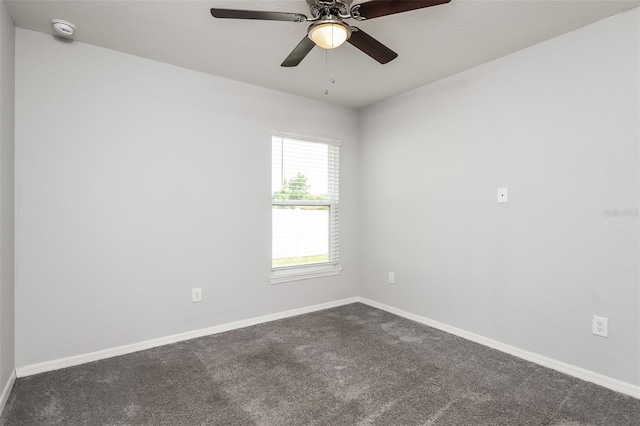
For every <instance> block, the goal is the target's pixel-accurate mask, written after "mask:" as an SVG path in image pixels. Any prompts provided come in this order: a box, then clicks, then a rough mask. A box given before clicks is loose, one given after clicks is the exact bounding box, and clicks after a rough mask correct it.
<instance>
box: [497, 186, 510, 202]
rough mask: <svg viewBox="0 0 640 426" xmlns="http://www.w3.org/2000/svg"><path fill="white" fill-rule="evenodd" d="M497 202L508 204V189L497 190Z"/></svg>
mask: <svg viewBox="0 0 640 426" xmlns="http://www.w3.org/2000/svg"><path fill="white" fill-rule="evenodd" d="M498 202H499V203H508V202H509V189H508V188H498Z"/></svg>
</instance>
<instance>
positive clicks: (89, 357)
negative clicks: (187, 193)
mask: <svg viewBox="0 0 640 426" xmlns="http://www.w3.org/2000/svg"><path fill="white" fill-rule="evenodd" d="M356 302H361V303H364V304H366V305H369V306H372V307H374V308H378V309H382V310H383V311H387V312H389V313H392V314H395V315H398V316H400V317H403V318H407V319H410V320H413V321H416V322H419V323H421V324H425V325H428V326H429V327H433V328H437V329H439V330H442V331H444V332H447V333H450V334H453V335H456V336H459V337H462V338H464V339H467V340H471V341H473V342H476V343H480V344H481V345H484V346H488V347H490V348H493V349H497V350H499V351H502V352H505V353H508V354H510V355H513V356H516V357H518V358H522V359H525V360H527V361H531V362H534V363H536V364H539V365H542V366H544V367H548V368H552V369H554V370H557V371H560V372H561V373H565V374H568V375H570V376H574V377H577V378H579V379H582V380H586V381H588V382H591V383H595V384H597V385H600V386H603V387H605V388H608V389H611V390H614V391H616V392H620V393H623V394H626V395H630V396H633V397H635V398H640V386H636V385H633V384H631V383H627V382H623V381H621V380H617V379H613V378H611V377H608V376H605V375H602V374H599V373H596V372H593V371H590V370H586V369H584V368H580V367H576V366H574V365H571V364H567V363H564V362H562V361H558V360H555V359H553V358H548V357H545V356H542V355H538V354H536V353H533V352H529V351H525V350H523V349H519V348H516V347H514V346H510V345H507V344H505V343H502V342H498V341H497V340H493V339H489V338H487V337H484V336H481V335H479V334H475V333H471V332H469V331H465V330H462V329H459V328H456V327H452V326H450V325H447V324H443V323H441V322H438V321H434V320H432V319H429V318H426V317H423V316H420V315H416V314H413V313H411V312H407V311H404V310H402V309H398V308H394V307H393V306H389V305H385V304H383V303H379V302H376V301H374V300H370V299H367V298H364V297H351V298H347V299H342V300H337V301H334V302H327V303H321V304H319V305H313V306H307V307H304V308H298V309H292V310H290V311H284V312H278V313H275V314H270V315H264V316H261V317H255V318H250V319H247V320H242V321H236V322H231V323H227V324H222V325H217V326H213V327H209V328H203V329H200V330H193V331H188V332H185V333H180V334H174V335H172V336H166V337H161V338H158V339H152V340H146V341H143V342H139V343H133V344H130V345H124V346H118V347H115V348H109V349H104V350H100V351H96V352H91V353H87V354H81V355H75V356H71V357H68V358H61V359H56V360H53V361H46V362H41V363H38V364H32V365H27V366H24V367H18V368H16V371H15V372H14V373H13V374H12V376H11V377H10V379H9V382H8V383H7V384H6V386H5V388H4V391H3V393H2V395H1V396H0V408H3V407H4V404H5V403H6V400H7V398H8V397H9V393H10V392H11V387H12V386H13V383H14V381H15V379H16V376H17V377H25V376H30V375H33V374H38V373H44V372H46V371H53V370H58V369H60V368H66V367H72V366H74V365H79V364H84V363H87V362H92V361H98V360H101V359H106V358H111V357H114V356H118V355H125V354H128V353H132V352H138V351H142V350H145V349H151V348H155V347H158V346H163V345H168V344H171V343H176V342H181V341H184V340H190V339H195V338H198V337H203V336H209V335H212V334H218V333H224V332H226V331H231V330H237V329H239V328H244V327H249V326H252V325H256V324H262V323H266V322H270V321H275V320H279V319H283V318H289V317H294V316H297V315H302V314H307V313H310V312H316V311H321V310H324V309H330V308H335V307H338V306H342V305H348V304H351V303H356ZM0 413H1V410H0Z"/></svg>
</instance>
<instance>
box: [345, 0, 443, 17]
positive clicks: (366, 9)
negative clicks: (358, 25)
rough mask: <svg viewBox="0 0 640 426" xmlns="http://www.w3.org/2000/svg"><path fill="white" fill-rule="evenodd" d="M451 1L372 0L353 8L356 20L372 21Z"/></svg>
mask: <svg viewBox="0 0 640 426" xmlns="http://www.w3.org/2000/svg"><path fill="white" fill-rule="evenodd" d="M450 1H451V0H371V1H368V2H366V3H361V4H357V5H355V6H353V7H352V8H351V15H352V16H353V17H354V18H356V19H360V20H361V19H372V18H378V17H380V16H386V15H393V14H394V13H401V12H408V11H409V10H416V9H423V8H425V7H431V6H438V5H441V4H445V3H449V2H450Z"/></svg>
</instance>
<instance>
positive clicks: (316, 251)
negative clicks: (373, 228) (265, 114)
mask: <svg viewBox="0 0 640 426" xmlns="http://www.w3.org/2000/svg"><path fill="white" fill-rule="evenodd" d="M271 145H272V146H271V148H272V151H271V170H272V174H271V222H272V253H271V270H272V276H271V283H273V284H275V283H279V282H286V281H294V280H300V279H306V278H315V277H321V276H327V275H336V274H339V273H340V272H341V271H342V269H341V268H340V267H339V265H338V250H339V244H338V242H339V239H338V222H339V202H338V198H339V197H338V194H339V188H338V182H339V162H338V157H339V151H340V142H339V141H333V140H325V139H319V138H310V137H305V136H297V135H291V134H285V133H280V132H273V133H272V137H271Z"/></svg>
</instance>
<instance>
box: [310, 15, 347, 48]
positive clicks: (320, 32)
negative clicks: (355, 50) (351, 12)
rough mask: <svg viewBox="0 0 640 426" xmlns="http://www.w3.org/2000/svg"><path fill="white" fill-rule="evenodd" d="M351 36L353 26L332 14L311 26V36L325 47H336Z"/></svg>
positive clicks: (315, 41)
mask: <svg viewBox="0 0 640 426" xmlns="http://www.w3.org/2000/svg"><path fill="white" fill-rule="evenodd" d="M350 36H351V28H350V27H349V26H348V25H346V24H344V23H343V22H342V21H340V20H338V19H335V18H333V17H331V16H327V17H325V18H323V19H322V20H321V21H318V22H316V23H315V24H313V25H311V26H310V27H309V38H310V39H311V40H313V42H314V43H315V44H317V45H318V46H320V47H322V48H323V49H335V48H336V47H339V46H341V45H342V44H343V43H344V42H345V41H347V39H348V38H349V37H350Z"/></svg>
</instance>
